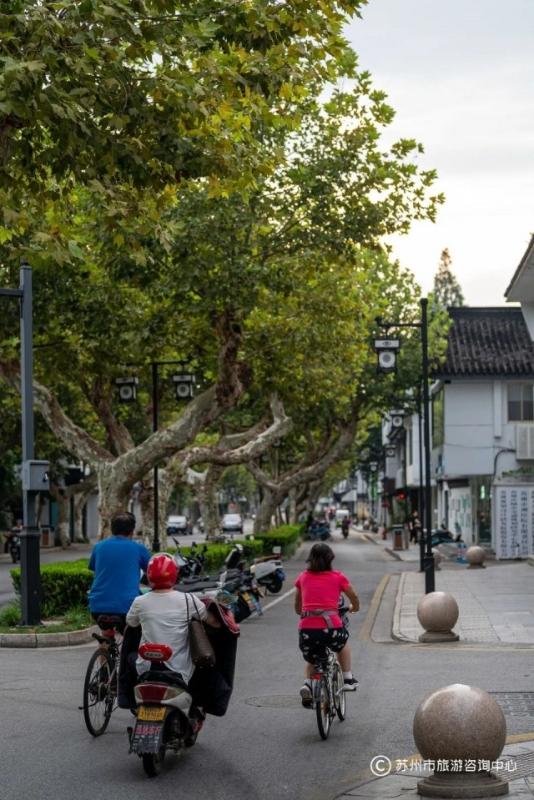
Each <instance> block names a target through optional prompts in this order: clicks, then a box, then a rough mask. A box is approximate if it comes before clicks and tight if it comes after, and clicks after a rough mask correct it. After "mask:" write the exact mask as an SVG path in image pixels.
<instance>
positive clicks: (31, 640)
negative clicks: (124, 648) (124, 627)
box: [0, 625, 97, 649]
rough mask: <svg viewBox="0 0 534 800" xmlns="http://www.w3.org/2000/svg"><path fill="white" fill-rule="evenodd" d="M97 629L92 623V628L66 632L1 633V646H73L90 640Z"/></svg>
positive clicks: (14, 647)
mask: <svg viewBox="0 0 534 800" xmlns="http://www.w3.org/2000/svg"><path fill="white" fill-rule="evenodd" d="M96 630H97V627H96V625H91V627H90V628H82V630H79V631H65V632H64V633H0V647H10V648H13V649H16V648H26V649H27V648H34V647H73V646H75V645H79V644H87V643H88V642H90V641H91V640H92V634H93V633H94V631H96Z"/></svg>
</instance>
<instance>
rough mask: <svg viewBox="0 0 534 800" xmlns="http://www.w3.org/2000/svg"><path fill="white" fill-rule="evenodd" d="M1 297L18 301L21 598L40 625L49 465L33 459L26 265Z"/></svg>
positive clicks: (25, 613)
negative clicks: (40, 522) (41, 497)
mask: <svg viewBox="0 0 534 800" xmlns="http://www.w3.org/2000/svg"><path fill="white" fill-rule="evenodd" d="M0 295H1V296H3V297H15V298H17V299H18V300H19V301H20V311H21V314H20V351H21V357H20V379H21V380H20V384H21V413H22V471H21V478H22V520H23V525H24V527H23V530H22V534H21V537H20V573H21V575H20V577H21V585H20V595H21V611H22V624H23V625H39V624H40V623H41V597H40V595H41V573H40V565H39V537H40V532H39V528H38V527H37V514H36V505H37V495H38V494H39V492H43V491H47V490H48V489H49V486H50V484H49V478H48V472H49V466H50V465H49V463H48V461H35V459H34V457H33V456H34V421H33V319H32V317H33V312H32V306H33V289H32V270H31V267H29V266H28V264H26V263H24V262H23V263H22V265H21V269H20V288H19V289H0Z"/></svg>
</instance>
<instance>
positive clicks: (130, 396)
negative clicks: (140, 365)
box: [115, 378, 139, 403]
mask: <svg viewBox="0 0 534 800" xmlns="http://www.w3.org/2000/svg"><path fill="white" fill-rule="evenodd" d="M138 383H139V379H138V378H115V386H116V387H117V388H118V390H119V392H118V393H119V401H120V402H121V403H133V402H134V401H135V400H136V399H137V385H138Z"/></svg>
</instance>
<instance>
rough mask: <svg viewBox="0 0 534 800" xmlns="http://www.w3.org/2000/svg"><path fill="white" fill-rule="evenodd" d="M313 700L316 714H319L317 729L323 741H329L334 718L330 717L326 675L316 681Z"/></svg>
mask: <svg viewBox="0 0 534 800" xmlns="http://www.w3.org/2000/svg"><path fill="white" fill-rule="evenodd" d="M313 699H314V705H315V713H316V714H317V727H318V728H319V733H320V735H321V739H328V734H329V732H330V722H331V720H332V718H331V716H330V698H329V694H328V679H327V677H326V675H321V677H320V679H319V680H317V681H315V687H314V698H313Z"/></svg>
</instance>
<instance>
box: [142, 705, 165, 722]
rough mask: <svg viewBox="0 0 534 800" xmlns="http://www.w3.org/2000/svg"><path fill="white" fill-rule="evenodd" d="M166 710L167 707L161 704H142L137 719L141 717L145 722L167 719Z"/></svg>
mask: <svg viewBox="0 0 534 800" xmlns="http://www.w3.org/2000/svg"><path fill="white" fill-rule="evenodd" d="M165 711H166V709H165V708H161V707H160V706H157V707H151V706H141V708H139V709H138V711H137V719H141V720H143V722H160V720H162V719H165Z"/></svg>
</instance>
